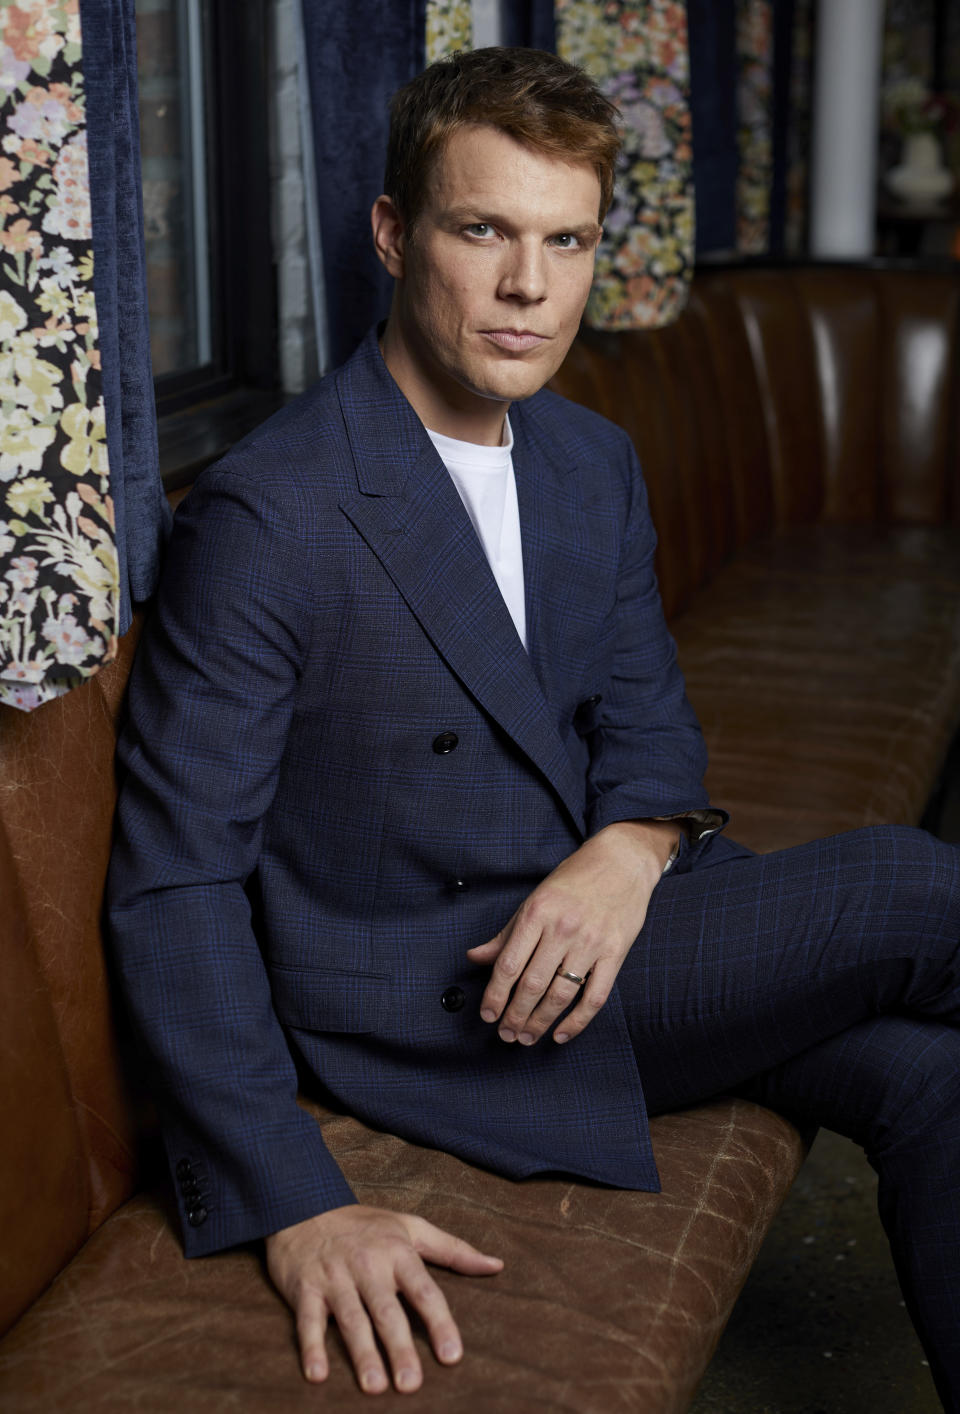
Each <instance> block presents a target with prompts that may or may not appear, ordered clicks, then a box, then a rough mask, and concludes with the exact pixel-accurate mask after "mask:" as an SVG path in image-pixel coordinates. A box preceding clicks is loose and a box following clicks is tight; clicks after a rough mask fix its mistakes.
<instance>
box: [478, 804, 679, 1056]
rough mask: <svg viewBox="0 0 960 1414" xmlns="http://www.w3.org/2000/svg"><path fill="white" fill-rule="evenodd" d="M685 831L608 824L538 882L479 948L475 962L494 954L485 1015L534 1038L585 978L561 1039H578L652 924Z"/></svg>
mask: <svg viewBox="0 0 960 1414" xmlns="http://www.w3.org/2000/svg"><path fill="white" fill-rule="evenodd" d="M678 834H679V827H678V826H677V825H676V824H675V823H674V822H673V821H656V820H621V821H618V822H617V823H616V824H613V825H607V826H606V828H605V829H602V830H600V831H599V832H598V833H597V834H595V835H593V836H592V837H591V838H590V839H588V840H587V841H586V842H585V843H584V844H582V845H581V846H580V848H579V849H578V850H576V851H575V852H574V853H573V854H571V855H570V856H569V857H568V858H567V859H565V860H564V861H563V863H562V864H559V865H558V866H557V868H556V869H554V870H553V872H552V873H551V874H548V875H547V877H546V878H545V879H544V880H543V882H542V883H541V884H538V886H537V887H536V888H535V889H534V891H533V893H532V894H531V895H530V896H529V898H527V899H526V900H525V901H524V902H523V903H522V904H521V905H520V907H519V908H518V909H517V911H516V913H515V914H514V915H513V917H512V918H511V919H510V922H509V923H508V924H507V925H506V927H505V928H502V929H501V930H500V932H499V933H498V934H497V935H496V937H495V938H491V939H490V941H489V942H488V943H481V944H480V945H479V947H475V948H470V949H469V951H468V953H467V956H468V957H469V958H470V960H471V961H472V962H478V963H492V964H493V971H492V973H491V975H490V981H489V983H488V984H487V988H486V991H485V992H484V994H483V999H482V1001H481V1003H480V1015H481V1016H482V1017H483V1019H484V1021H490V1022H494V1021H499V1033H500V1037H501V1039H502V1040H504V1041H514V1040H516V1041H519V1042H520V1043H521V1045H525V1046H532V1045H533V1044H534V1043H535V1042H536V1041H538V1040H539V1039H540V1037H541V1036H542V1035H543V1034H544V1032H545V1031H546V1030H547V1029H548V1028H549V1027H551V1026H552V1025H553V1024H554V1022H555V1021H556V1019H557V1017H558V1016H559V1015H560V1014H561V1012H564V1011H566V1009H567V1007H569V1006H570V1004H571V1002H572V1001H573V1000H574V998H575V997H576V996H577V993H578V992H579V991H580V989H581V987H582V988H583V994H582V996H581V997H580V1000H579V1002H578V1003H577V1005H576V1006H575V1007H574V1008H573V1010H572V1011H571V1012H570V1014H569V1015H568V1016H565V1017H564V1019H563V1023H562V1026H561V1027H560V1029H559V1030H558V1031H557V1032H555V1033H554V1038H553V1039H554V1040H555V1041H560V1042H563V1041H568V1040H571V1039H572V1038H573V1037H574V1036H577V1035H579V1033H580V1032H581V1031H582V1030H583V1029H584V1027H586V1026H588V1025H589V1024H590V1022H591V1021H592V1020H593V1018H594V1017H595V1016H596V1014H597V1012H598V1011H599V1010H600V1009H601V1007H602V1006H603V1005H604V1003H605V1002H606V1000H607V998H608V996H609V995H610V989H611V988H612V986H613V984H614V982H615V980H616V977H617V973H618V972H619V971H620V968H621V966H622V964H623V960H624V958H625V957H626V955H627V953H628V952H629V951H630V948H631V946H632V944H633V942H634V939H635V938H636V936H637V934H638V933H639V932H640V929H641V928H642V927H643V921H644V919H645V918H646V915H647V905H648V904H649V902H650V895H651V894H652V893H653V890H654V889H655V888H656V886H657V884H658V883H659V881H660V877H661V875H662V873H663V869H664V865H665V864H666V862H667V860H668V859H669V857H670V854H671V851H672V850H673V848H674V846H675V845H676V842H677V837H678ZM564 972H566V973H572V974H573V977H574V979H583V981H579V980H571V979H570V978H568V977H564V976H561V975H559V974H560V973H564Z"/></svg>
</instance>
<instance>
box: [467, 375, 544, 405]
mask: <svg viewBox="0 0 960 1414" xmlns="http://www.w3.org/2000/svg"><path fill="white" fill-rule="evenodd" d="M555 372H556V369H555V368H553V367H552V366H551V367H549V368H531V367H524V368H521V367H514V368H511V369H503V370H501V371H500V372H499V373H498V374H497V375H496V376H491V377H488V378H478V379H477V380H476V382H473V383H467V387H469V388H470V389H471V391H472V392H475V393H478V394H479V395H480V397H481V398H490V399H492V400H493V401H495V402H500V403H515V402H520V401H522V399H524V398H532V397H533V395H534V393H539V391H540V389H541V388H542V387H543V385H544V383H546V382H547V381H548V380H549V379H550V378H552V377H553V375H554V373H555Z"/></svg>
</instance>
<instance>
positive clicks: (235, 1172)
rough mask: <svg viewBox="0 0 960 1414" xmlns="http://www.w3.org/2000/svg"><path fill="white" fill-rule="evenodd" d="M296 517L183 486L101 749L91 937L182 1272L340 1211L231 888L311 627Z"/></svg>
mask: <svg viewBox="0 0 960 1414" xmlns="http://www.w3.org/2000/svg"><path fill="white" fill-rule="evenodd" d="M288 501H289V502H290V503H289V504H288V503H286V502H288ZM301 509H302V508H298V506H297V504H296V497H294V496H291V497H289V498H287V497H280V496H279V495H276V494H272V493H268V492H266V491H265V490H264V489H263V488H262V486H261V485H260V484H259V483H256V484H250V485H248V484H245V482H244V480H243V478H242V477H241V476H238V475H237V474H235V473H230V472H228V471H227V470H225V469H214V470H213V471H212V472H208V473H206V474H205V475H204V476H203V477H201V478H200V480H199V481H198V483H197V485H196V486H195V487H194V489H193V491H192V492H191V494H190V496H189V497H188V498H187V500H186V502H185V503H184V505H183V506H182V507H181V508H180V511H179V513H178V516H177V519H176V524H175V528H174V534H173V538H172V541H171V546H170V550H169V553H168V558H167V563H166V566H165V570H164V576H163V580H162V584H161V588H160V592H159V595H158V600H157V604H156V607H155V610H154V612H153V614H152V616H151V618H150V619H149V621H148V624H147V626H146V628H145V630H144V635H143V638H142V641H141V644H140V648H139V651H138V656H137V661H136V663H135V666H134V670H133V674H132V677H131V684H130V693H129V710H128V720H127V723H126V726H125V729H124V731H123V733H122V736H121V742H120V764H121V780H122V785H121V793H120V799H119V805H118V817H117V833H116V841H115V847H114V854H113V859H112V862H111V868H110V874H109V879H108V894H107V905H108V918H109V926H110V932H111V938H112V947H113V952H114V958H115V966H116V968H117V970H118V972H119V977H120V981H121V984H122V987H123V989H124V991H125V994H126V998H127V1002H128V1005H129V1008H130V1011H131V1013H132V1016H133V1020H134V1024H135V1027H136V1030H137V1032H138V1034H139V1037H140V1039H141V1041H142V1043H143V1045H144V1047H145V1049H146V1052H147V1056H148V1060H149V1062H150V1065H151V1069H152V1073H153V1081H154V1087H155V1089H156V1091H157V1099H158V1104H159V1107H160V1111H161V1119H162V1125H163V1131H164V1142H165V1145H166V1149H167V1156H168V1160H169V1163H170V1168H171V1172H172V1175H173V1178H174V1187H175V1189H176V1192H177V1197H178V1203H179V1210H180V1214H181V1221H182V1225H183V1233H184V1246H185V1249H186V1252H187V1255H188V1256H197V1255H201V1254H203V1253H206V1252H211V1251H216V1250H217V1249H219V1248H222V1247H226V1246H230V1245H233V1244H235V1243H238V1242H244V1241H248V1240H250V1239H253V1238H257V1237H261V1236H264V1235H266V1234H267V1233H270V1232H274V1231H276V1230H278V1229H279V1228H282V1227H285V1226H288V1225H290V1224H291V1223H294V1222H298V1221H301V1220H302V1219H304V1218H307V1217H310V1216H312V1215H313V1214H316V1213H318V1212H322V1211H325V1210H326V1209H328V1208H331V1207H337V1206H340V1205H342V1204H345V1203H350V1202H353V1201H355V1200H354V1198H353V1194H352V1193H351V1191H350V1189H349V1187H348V1185H347V1183H346V1180H345V1179H344V1178H343V1176H342V1174H341V1173H340V1170H339V1169H338V1167H337V1165H336V1163H335V1162H334V1160H333V1158H332V1156H331V1155H330V1153H329V1151H328V1150H327V1149H326V1146H325V1145H324V1143H323V1139H322V1137H321V1133H320V1129H319V1127H318V1126H317V1125H316V1123H315V1122H314V1121H313V1120H311V1119H310V1118H309V1117H308V1116H307V1115H306V1114H305V1113H304V1112H303V1111H302V1110H301V1109H300V1108H299V1106H298V1104H297V1100H296V1093H297V1082H296V1074H295V1068H294V1063H293V1060H292V1057H291V1054H290V1051H289V1049H288V1046H287V1043H286V1040H285V1037H284V1034H283V1031H282V1029H281V1027H280V1024H279V1021H278V1020H277V1018H276V1016H275V1014H274V1010H273V1005H272V1002H271V994H270V986H269V981H268V978H267V973H266V969H265V966H264V963H263V961H262V958H261V955H260V950H259V948H258V945H257V940H256V937H255V935H254V931H253V926H252V922H251V912H250V905H249V902H248V898H247V895H246V892H245V889H244V885H245V883H246V881H247V879H248V877H249V876H250V875H251V874H252V872H253V871H254V869H255V867H256V864H257V859H258V855H259V850H260V842H261V837H262V821H263V817H264V814H265V812H266V811H267V809H268V807H269V806H270V802H271V800H272V798H273V795H274V792H275V790H276V785H277V780H278V773H279V767H280V761H281V757H282V754H283V750H284V744H285V741H286V737H287V731H288V727H289V723H290V720H291V714H292V710H293V703H294V694H295V691H296V687H297V682H298V678H299V675H300V671H301V665H302V663H303V661H304V657H305V654H306V651H307V641H308V635H309V629H310V623H311V619H312V615H311V612H310V603H309V598H308V594H309V590H308V584H309V579H310V575H309V572H308V564H307V551H306V549H305V545H304V536H303V532H302V530H301V527H302V526H303V524H304V521H305V518H304V517H303V516H302V514H299V510H301Z"/></svg>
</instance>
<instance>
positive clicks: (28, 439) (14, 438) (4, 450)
mask: <svg viewBox="0 0 960 1414" xmlns="http://www.w3.org/2000/svg"><path fill="white" fill-rule="evenodd" d="M55 436H56V431H55V429H54V428H53V427H44V426H43V425H42V424H41V425H38V424H37V423H35V422H34V421H33V419H32V417H31V416H30V415H29V413H27V412H26V411H25V410H24V409H23V408H14V409H13V411H12V412H9V413H6V414H5V415H4V416H3V418H0V481H10V480H11V479H12V478H13V477H14V476H17V475H18V474H19V473H20V472H22V471H39V470H40V469H41V467H42V466H43V454H44V452H45V451H46V450H47V448H48V447H49V446H50V443H51V442H52V441H53V439H54V437H55ZM44 484H45V485H48V484H49V483H44Z"/></svg>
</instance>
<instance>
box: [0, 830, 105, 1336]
mask: <svg viewBox="0 0 960 1414" xmlns="http://www.w3.org/2000/svg"><path fill="white" fill-rule="evenodd" d="M0 909H2V911H3V918H4V922H3V947H2V981H0V1075H2V1083H0V1135H2V1136H3V1137H2V1142H0V1150H2V1157H0V1234H2V1240H0V1331H3V1330H5V1329H6V1328H7V1326H9V1325H10V1324H11V1323H12V1322H13V1321H14V1320H15V1319H16V1318H17V1316H19V1315H20V1313H21V1311H23V1310H25V1309H26V1307H27V1306H28V1305H29V1304H30V1302H31V1301H32V1300H33V1299H34V1297H35V1296H38V1295H39V1294H40V1292H41V1291H43V1289H44V1287H45V1286H47V1284H48V1283H49V1282H50V1281H52V1280H53V1278H54V1277H55V1276H56V1274H57V1272H58V1271H59V1270H60V1268H61V1267H62V1266H63V1264H64V1263H65V1262H68V1261H69V1260H70V1258H71V1257H72V1256H73V1254H74V1252H76V1250H77V1248H78V1247H79V1246H80V1245H81V1243H82V1242H83V1240H84V1238H85V1237H86V1235H87V1187H86V1163H85V1160H84V1153H83V1149H82V1146H81V1143H80V1136H79V1134H78V1132H77V1122H76V1116H75V1114H74V1109H73V1105H72V1103H71V1095H70V1087H69V1084H68V1081H67V1072H66V1067H65V1065H64V1061H63V1053H62V1051H61V1050H60V1042H59V1038H58V1036H57V1029H56V1025H55V1023H54V1019H53V1013H52V1011H51V1009H50V1002H49V998H48V997H47V993H46V989H45V988H44V985H43V979H42V978H41V976H40V973H39V970H38V968H37V965H36V960H35V958H34V956H33V952H32V950H31V948H30V945H29V938H28V934H27V925H26V918H25V916H24V910H23V905H22V900H21V897H20V891H19V888H18V884H17V878H16V874H15V873H14V868H13V860H12V856H11V854H10V849H9V846H8V844H7V841H6V839H5V838H4V836H3V834H2V832H0Z"/></svg>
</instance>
